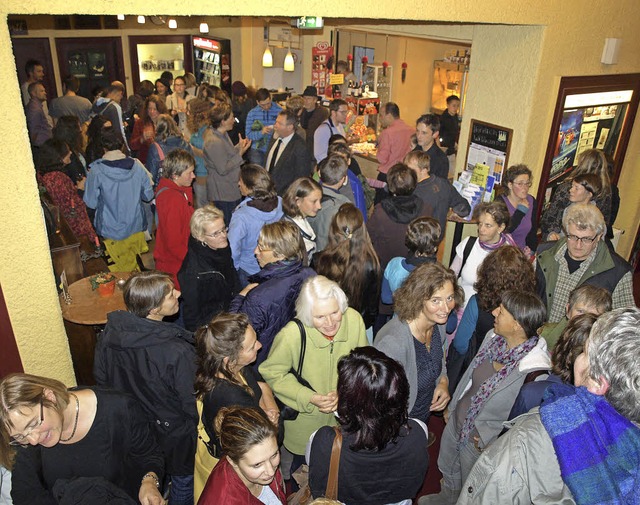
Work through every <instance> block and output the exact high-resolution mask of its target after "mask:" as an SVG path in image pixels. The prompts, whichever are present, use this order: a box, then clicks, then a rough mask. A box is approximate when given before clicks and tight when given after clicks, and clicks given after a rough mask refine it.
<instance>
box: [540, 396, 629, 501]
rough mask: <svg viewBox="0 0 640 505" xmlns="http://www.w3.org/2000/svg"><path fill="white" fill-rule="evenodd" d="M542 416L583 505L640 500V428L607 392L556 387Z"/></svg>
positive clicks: (564, 477)
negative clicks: (620, 411) (611, 402)
mask: <svg viewBox="0 0 640 505" xmlns="http://www.w3.org/2000/svg"><path fill="white" fill-rule="evenodd" d="M540 418H541V419H542V424H543V425H544V427H545V429H546V430H547V433H548V434H549V436H550V437H551V441H552V442H553V447H554V449H555V451H556V456H557V458H558V463H559V464H560V473H561V475H562V480H563V481H564V483H565V484H566V485H567V487H568V488H569V489H570V490H571V493H572V494H573V497H574V498H575V500H576V502H577V503H578V504H579V505H592V504H640V429H638V428H637V427H636V426H635V425H634V424H633V423H631V421H629V420H628V419H626V418H625V417H623V416H621V415H620V414H619V413H618V412H617V411H616V410H615V409H614V408H613V407H612V406H611V405H610V404H609V402H607V400H606V399H605V398H604V397H603V396H597V395H594V394H592V393H589V392H588V391H587V390H586V389H585V388H584V387H579V388H574V387H573V386H568V385H566V384H556V385H553V386H551V387H550V388H549V389H547V392H546V393H545V396H544V401H543V404H542V407H540Z"/></svg>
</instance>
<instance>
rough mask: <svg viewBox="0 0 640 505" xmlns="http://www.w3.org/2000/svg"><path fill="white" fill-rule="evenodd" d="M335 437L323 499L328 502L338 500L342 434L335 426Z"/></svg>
mask: <svg viewBox="0 0 640 505" xmlns="http://www.w3.org/2000/svg"><path fill="white" fill-rule="evenodd" d="M333 431H335V433H336V436H335V438H334V439H333V446H332V447H331V462H330V463H329V477H328V479H327V489H326V491H325V494H324V496H325V498H329V499H330V500H337V499H338V470H339V469H340V451H341V450H342V432H341V431H340V428H338V427H337V426H334V427H333Z"/></svg>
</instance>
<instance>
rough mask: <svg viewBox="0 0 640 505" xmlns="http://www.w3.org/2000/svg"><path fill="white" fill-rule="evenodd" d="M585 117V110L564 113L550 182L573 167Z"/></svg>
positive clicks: (552, 163)
mask: <svg viewBox="0 0 640 505" xmlns="http://www.w3.org/2000/svg"><path fill="white" fill-rule="evenodd" d="M583 116H584V109H578V110H565V111H564V112H563V113H562V121H561V123H560V129H559V130H558V138H557V140H556V147H555V152H554V155H553V161H552V162H551V171H550V173H549V179H550V180H553V179H554V178H556V177H558V176H560V175H562V174H563V173H564V172H565V171H566V170H569V169H570V168H571V167H572V166H573V161H574V160H575V157H576V151H577V150H578V141H579V140H580V130H581V128H582V122H583Z"/></svg>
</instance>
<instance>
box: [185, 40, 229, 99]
mask: <svg viewBox="0 0 640 505" xmlns="http://www.w3.org/2000/svg"><path fill="white" fill-rule="evenodd" d="M230 48H231V45H230V43H229V41H228V40H226V39H212V38H208V37H207V38H205V37H193V62H194V65H193V69H194V72H193V73H194V74H195V76H196V81H197V82H198V83H203V82H206V83H209V84H213V85H215V86H218V87H220V88H222V89H224V90H225V91H227V92H228V93H231V50H230Z"/></svg>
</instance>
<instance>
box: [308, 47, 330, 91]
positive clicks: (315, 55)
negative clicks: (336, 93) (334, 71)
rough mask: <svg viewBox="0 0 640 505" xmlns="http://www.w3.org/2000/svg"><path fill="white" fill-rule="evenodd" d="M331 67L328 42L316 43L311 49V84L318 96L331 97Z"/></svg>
mask: <svg viewBox="0 0 640 505" xmlns="http://www.w3.org/2000/svg"><path fill="white" fill-rule="evenodd" d="M332 66H333V47H332V46H331V44H329V42H326V41H321V42H318V43H317V44H316V45H315V46H314V47H313V48H312V49H311V84H312V86H315V88H316V89H317V90H318V95H324V96H331V85H330V82H329V81H330V75H331V67H332Z"/></svg>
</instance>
